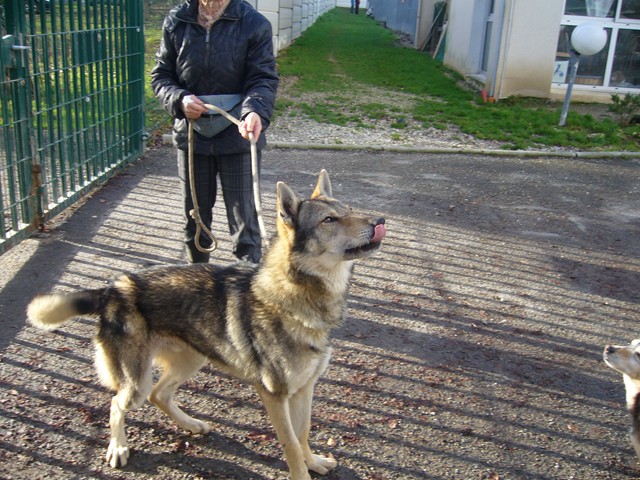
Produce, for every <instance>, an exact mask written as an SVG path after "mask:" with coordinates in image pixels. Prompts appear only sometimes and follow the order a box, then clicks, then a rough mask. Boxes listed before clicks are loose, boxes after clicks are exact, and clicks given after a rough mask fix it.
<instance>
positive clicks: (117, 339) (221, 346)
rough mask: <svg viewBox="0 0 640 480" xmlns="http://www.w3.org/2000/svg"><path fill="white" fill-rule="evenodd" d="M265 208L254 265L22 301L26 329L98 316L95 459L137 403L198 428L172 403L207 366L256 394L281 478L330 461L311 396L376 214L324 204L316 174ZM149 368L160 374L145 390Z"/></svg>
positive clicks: (191, 270) (375, 239) (148, 273)
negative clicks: (100, 441) (273, 438)
mask: <svg viewBox="0 0 640 480" xmlns="http://www.w3.org/2000/svg"><path fill="white" fill-rule="evenodd" d="M277 209H278V212H277V213H278V215H277V217H278V218H277V236H276V238H275V239H274V241H273V242H272V246H271V247H270V249H269V250H268V251H267V252H266V254H265V258H264V261H263V263H262V264H260V265H259V266H258V267H257V268H251V267H242V266H231V267H227V268H216V267H214V266H210V265H202V264H200V265H185V266H168V267H155V268H150V269H147V270H142V271H140V272H136V273H129V274H124V275H122V276H120V277H119V278H117V279H116V280H115V281H113V282H112V283H111V284H110V285H109V286H107V287H105V288H101V289H96V290H85V291H81V292H77V293H71V294H49V295H41V296H38V297H36V298H34V299H33V301H32V302H31V303H30V304H29V306H28V310H27V314H28V320H29V322H30V323H31V324H32V325H34V326H36V327H40V328H45V329H52V328H56V327H57V326H58V324H60V323H62V322H63V321H65V320H68V319H70V318H72V317H74V316H79V315H93V316H97V317H98V319H99V320H98V324H99V328H98V333H97V335H96V337H95V344H96V367H97V370H98V373H99V376H100V379H101V381H102V382H103V383H104V384H105V385H106V386H107V387H109V388H111V389H113V390H115V392H116V394H115V396H114V397H113V399H112V401H111V415H110V421H109V425H110V429H111V440H110V443H109V447H108V449H107V454H106V459H107V461H108V463H109V464H110V465H111V466H112V467H118V466H124V465H126V463H127V461H128V458H129V446H128V443H127V438H126V436H125V429H124V425H125V422H124V417H125V413H126V412H127V411H128V410H131V409H134V408H137V407H139V406H140V405H142V403H143V402H144V401H145V399H147V398H148V399H149V400H150V401H151V402H152V403H154V404H155V405H157V406H158V407H159V408H160V409H161V410H162V411H164V412H165V413H166V414H167V415H169V416H170V417H171V418H173V419H174V420H175V422H176V423H177V424H178V425H179V426H180V427H182V428H184V429H186V430H190V431H192V432H195V433H207V432H209V431H210V429H211V426H210V425H208V424H207V423H205V422H203V421H200V420H197V419H195V418H192V417H190V416H188V415H187V414H186V413H184V412H183V411H182V410H181V409H180V408H179V407H178V406H177V405H176V404H175V403H174V402H173V395H174V393H175V391H176V390H177V388H178V387H179V386H180V385H181V384H182V383H183V382H184V381H186V380H187V379H188V378H189V377H191V376H192V375H194V374H195V373H196V372H197V371H198V370H199V369H200V368H201V367H202V366H203V365H204V364H205V362H206V361H207V360H208V361H210V362H212V363H213V364H214V365H216V366H217V367H219V368H220V369H221V370H222V371H224V372H226V373H228V374H231V375H234V376H236V377H238V378H240V379H242V380H243V381H245V382H248V383H250V384H252V385H254V386H255V387H256V389H257V390H258V393H259V395H260V397H261V398H262V400H263V402H264V405H265V407H266V410H267V413H268V415H269V418H270V420H271V423H272V424H273V426H274V428H275V431H276V434H277V436H278V440H279V442H280V444H281V445H282V446H283V448H284V455H285V458H286V461H287V464H288V466H289V471H290V474H291V478H292V479H294V480H300V479H310V478H311V477H310V475H309V470H313V471H315V472H318V473H320V474H325V473H327V472H328V471H329V470H331V469H332V468H334V467H335V466H336V465H337V462H336V461H335V460H334V459H333V458H331V457H324V456H320V455H315V454H313V453H312V452H311V450H310V448H309V445H308V437H309V430H310V419H311V402H312V398H313V389H314V385H315V383H316V381H317V380H318V378H319V377H320V376H321V375H322V373H323V372H324V371H325V369H326V368H327V365H328V363H329V358H330V355H331V346H330V341H329V335H330V332H331V330H332V329H333V328H335V327H336V326H338V325H339V324H340V322H341V321H342V319H343V316H344V313H345V303H346V297H347V291H348V287H349V280H350V277H351V272H352V267H353V261H354V260H356V259H360V258H364V257H368V256H370V255H371V254H373V253H374V252H376V251H377V250H378V249H379V248H380V245H381V241H382V239H383V237H384V235H385V227H384V219H382V218H377V217H369V216H363V215H356V214H354V213H352V211H351V210H350V209H349V208H348V207H347V206H345V205H344V204H342V203H341V202H340V201H338V200H336V199H334V198H332V196H331V184H330V181H329V176H328V175H327V173H326V172H325V171H324V170H323V171H322V172H321V174H320V176H319V178H318V183H317V186H316V188H315V191H314V192H313V194H312V195H311V198H310V199H307V200H303V199H301V198H300V197H298V196H297V195H296V194H295V193H294V192H293V191H292V190H291V189H290V188H289V187H288V186H287V185H285V184H284V183H281V182H280V183H278V185H277ZM153 364H156V365H158V366H160V367H161V369H162V372H163V373H162V375H161V377H160V379H159V380H158V382H157V383H156V384H155V385H153V380H152V365H153Z"/></svg>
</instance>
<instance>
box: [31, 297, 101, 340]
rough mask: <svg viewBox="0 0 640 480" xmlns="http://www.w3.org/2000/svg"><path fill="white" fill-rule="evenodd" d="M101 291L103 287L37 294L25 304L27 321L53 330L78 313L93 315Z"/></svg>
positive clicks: (98, 309)
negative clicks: (72, 291)
mask: <svg viewBox="0 0 640 480" xmlns="http://www.w3.org/2000/svg"><path fill="white" fill-rule="evenodd" d="M103 293H104V289H99V290H84V291H82V292H76V293H50V294H46V295H38V296H37V297H35V298H34V299H33V300H31V302H30V303H29V305H28V306H27V321H28V323H30V324H31V325H33V326H34V327H37V328H41V329H43V330H54V329H55V328H57V327H58V325H60V324H61V323H63V322H65V321H67V320H70V319H72V318H73V317H76V316H78V315H95V314H96V313H98V312H99V311H100V298H101V297H102V294H103Z"/></svg>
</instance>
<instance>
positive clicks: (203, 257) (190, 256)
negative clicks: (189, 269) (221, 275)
mask: <svg viewBox="0 0 640 480" xmlns="http://www.w3.org/2000/svg"><path fill="white" fill-rule="evenodd" d="M186 251H187V262H189V263H209V256H210V255H209V252H201V251H200V250H198V249H197V248H195V247H194V248H193V250H192V249H191V248H189V247H187V249H186Z"/></svg>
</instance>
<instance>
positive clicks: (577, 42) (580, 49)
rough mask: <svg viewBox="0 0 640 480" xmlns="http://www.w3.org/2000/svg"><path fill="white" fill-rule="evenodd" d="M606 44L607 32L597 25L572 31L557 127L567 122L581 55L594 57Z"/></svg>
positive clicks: (581, 25) (584, 24)
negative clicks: (565, 83)
mask: <svg viewBox="0 0 640 480" xmlns="http://www.w3.org/2000/svg"><path fill="white" fill-rule="evenodd" d="M606 44H607V32H606V30H605V29H604V28H602V25H600V24H598V23H595V22H586V23H581V24H580V25H578V26H577V27H576V28H574V29H573V33H571V49H570V50H569V54H570V57H569V83H568V84H567V93H566V95H565V97H564V104H563V105H562V113H561V114H560V123H559V124H558V125H560V126H563V125H564V124H565V123H566V121H567V113H568V111H569V102H570V101H571V91H572V90H573V84H574V82H575V80H576V73H577V71H578V62H579V61H580V57H581V56H582V55H584V56H588V55H595V54H596V53H598V52H599V51H600V50H602V49H603V48H604V46H605V45H606Z"/></svg>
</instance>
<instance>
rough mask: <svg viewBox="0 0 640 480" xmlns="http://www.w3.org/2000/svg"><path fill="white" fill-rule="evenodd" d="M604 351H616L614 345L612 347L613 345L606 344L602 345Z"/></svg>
mask: <svg viewBox="0 0 640 480" xmlns="http://www.w3.org/2000/svg"><path fill="white" fill-rule="evenodd" d="M604 351H605V353H614V352H615V351H616V347H614V346H613V345H607V346H606V347H604Z"/></svg>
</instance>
